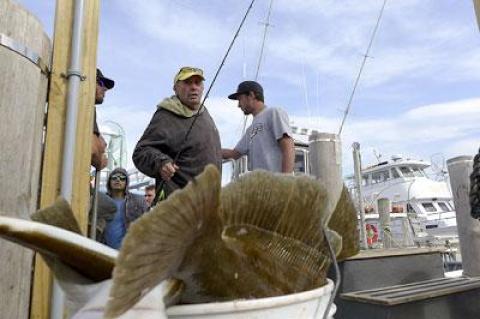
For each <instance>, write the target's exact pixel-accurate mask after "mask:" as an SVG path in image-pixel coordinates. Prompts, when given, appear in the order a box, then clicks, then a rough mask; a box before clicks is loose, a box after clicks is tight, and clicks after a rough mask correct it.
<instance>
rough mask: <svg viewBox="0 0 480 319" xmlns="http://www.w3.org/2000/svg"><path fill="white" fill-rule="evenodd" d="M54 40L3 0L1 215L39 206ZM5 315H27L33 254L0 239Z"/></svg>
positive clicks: (23, 213)
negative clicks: (49, 65)
mask: <svg viewBox="0 0 480 319" xmlns="http://www.w3.org/2000/svg"><path fill="white" fill-rule="evenodd" d="M50 55H51V42H50V39H49V38H48V37H47V35H46V34H45V32H44V31H43V27H42V25H41V23H40V22H39V21H38V20H37V19H36V18H35V17H34V16H33V15H31V14H30V13H29V12H27V11H26V10H25V9H24V8H23V7H22V6H20V5H18V4H17V3H15V2H13V1H10V0H0V111H1V112H2V116H1V117H0V137H1V138H0V167H1V169H0V190H1V191H0V214H1V215H7V216H11V217H17V218H23V219H28V218H29V216H30V214H31V213H33V212H34V211H35V210H36V209H37V208H38V193H39V189H38V185H39V180H40V170H41V158H42V157H41V156H42V133H43V122H44V114H45V104H46V96H47V86H48V75H47V72H48V63H49V61H50ZM0 256H2V258H0V272H1V273H0V317H1V318H20V319H24V318H28V315H29V303H30V284H31V272H32V261H33V253H32V251H30V250H28V249H23V248H19V246H18V245H16V244H13V243H10V242H7V241H6V240H3V239H0Z"/></svg>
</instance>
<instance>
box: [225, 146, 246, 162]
mask: <svg viewBox="0 0 480 319" xmlns="http://www.w3.org/2000/svg"><path fill="white" fill-rule="evenodd" d="M240 156H242V154H240V152H238V151H237V150H234V149H228V148H222V158H223V159H234V160H236V159H239V158H240Z"/></svg>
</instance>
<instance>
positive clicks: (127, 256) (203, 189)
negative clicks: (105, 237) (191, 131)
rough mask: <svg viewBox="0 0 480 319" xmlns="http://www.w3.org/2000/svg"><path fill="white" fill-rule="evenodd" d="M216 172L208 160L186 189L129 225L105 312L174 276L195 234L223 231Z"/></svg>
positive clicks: (119, 309) (115, 311) (120, 308)
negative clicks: (203, 168)
mask: <svg viewBox="0 0 480 319" xmlns="http://www.w3.org/2000/svg"><path fill="white" fill-rule="evenodd" d="M219 200H220V173H219V172H218V170H217V168H216V167H215V166H213V165H208V166H207V167H206V168H205V170H204V171H203V173H202V174H200V175H199V176H198V177H197V178H195V180H193V181H192V182H190V183H189V184H188V185H187V186H186V187H185V188H184V189H181V190H177V191H175V192H173V193H172V195H171V196H170V197H168V198H167V199H166V200H164V201H162V202H160V203H159V204H158V205H157V206H155V207H154V208H153V209H152V210H151V211H150V212H148V213H147V214H144V215H142V217H140V218H139V219H137V220H136V221H135V222H134V223H133V224H132V225H131V226H130V228H129V230H128V232H127V235H126V236H125V238H124V240H123V243H122V247H121V249H120V252H119V256H118V259H117V261H116V265H115V269H114V271H113V286H112V289H111V291H110V298H109V301H108V304H107V307H106V311H105V317H106V318H114V317H117V316H119V315H121V314H122V313H124V312H125V311H127V310H128V309H129V308H131V307H132V306H133V305H135V304H136V303H137V302H138V301H139V300H140V299H141V298H142V297H143V296H144V295H145V294H147V293H148V292H149V291H150V290H152V289H153V288H154V287H155V286H157V285H158V284H159V283H160V282H162V281H163V280H165V279H167V278H169V277H172V276H173V275H174V274H175V272H176V270H177V269H178V268H179V266H180V265H181V263H182V261H183V259H184V257H185V252H186V250H187V249H188V248H189V247H190V246H191V245H192V243H193V242H194V241H195V239H196V238H197V237H198V236H200V235H202V234H204V233H206V232H209V231H212V229H217V230H218V232H219V234H220V230H221V224H220V219H219V217H218V209H219V205H220V204H219Z"/></svg>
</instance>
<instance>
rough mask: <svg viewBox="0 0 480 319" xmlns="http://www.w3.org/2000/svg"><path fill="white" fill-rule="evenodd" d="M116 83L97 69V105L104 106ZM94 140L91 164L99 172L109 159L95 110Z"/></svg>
mask: <svg viewBox="0 0 480 319" xmlns="http://www.w3.org/2000/svg"><path fill="white" fill-rule="evenodd" d="M114 86H115V82H114V81H113V80H111V79H109V78H106V77H104V76H103V74H102V71H100V70H99V69H97V88H96V90H95V104H96V105H98V104H102V103H103V99H104V98H105V92H107V91H108V90H110V89H112V88H113V87H114ZM93 121H94V123H93V140H92V159H91V164H92V166H94V167H95V168H96V169H97V170H102V169H103V168H105V167H106V166H107V157H106V155H105V148H106V147H107V143H106V142H105V139H104V138H103V136H102V135H101V134H100V130H99V129H98V124H97V111H96V110H95V113H94V118H93Z"/></svg>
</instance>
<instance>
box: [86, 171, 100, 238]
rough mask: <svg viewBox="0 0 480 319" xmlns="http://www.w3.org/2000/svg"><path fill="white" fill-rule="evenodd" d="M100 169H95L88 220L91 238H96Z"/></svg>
mask: <svg viewBox="0 0 480 319" xmlns="http://www.w3.org/2000/svg"><path fill="white" fill-rule="evenodd" d="M100 175H101V171H100V170H97V169H96V170H95V189H94V191H93V200H92V216H91V220H90V234H89V237H90V238H91V239H93V240H96V239H97V215H98V212H97V210H98V188H99V186H100Z"/></svg>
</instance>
